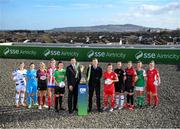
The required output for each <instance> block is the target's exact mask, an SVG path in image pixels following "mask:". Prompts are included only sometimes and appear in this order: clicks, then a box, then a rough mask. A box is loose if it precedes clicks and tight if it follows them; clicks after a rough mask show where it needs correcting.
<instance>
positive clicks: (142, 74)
mask: <svg viewBox="0 0 180 129" xmlns="http://www.w3.org/2000/svg"><path fill="white" fill-rule="evenodd" d="M136 73H137V77H138V80H137V81H136V83H135V86H136V87H144V86H145V79H144V77H146V71H145V70H144V69H140V70H136Z"/></svg>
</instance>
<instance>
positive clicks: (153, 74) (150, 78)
mask: <svg viewBox="0 0 180 129" xmlns="http://www.w3.org/2000/svg"><path fill="white" fill-rule="evenodd" d="M157 77H159V71H158V70H157V69H153V70H148V71H147V83H153V82H154V81H155V80H156V79H157Z"/></svg>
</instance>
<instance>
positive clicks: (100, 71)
mask: <svg viewBox="0 0 180 129" xmlns="http://www.w3.org/2000/svg"><path fill="white" fill-rule="evenodd" d="M99 73H100V76H99V78H100V79H101V78H102V74H103V72H102V68H100V71H99Z"/></svg>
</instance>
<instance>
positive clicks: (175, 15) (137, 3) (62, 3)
mask: <svg viewBox="0 0 180 129" xmlns="http://www.w3.org/2000/svg"><path fill="white" fill-rule="evenodd" d="M107 24H118V25H120V24H135V25H141V26H147V27H160V28H167V29H176V28H180V0H0V30H13V29H32V30H36V29H38V30H41V29H43V30H44V29H45V30H46V29H52V28H60V27H74V26H94V25H107Z"/></svg>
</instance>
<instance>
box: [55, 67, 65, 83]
mask: <svg viewBox="0 0 180 129" xmlns="http://www.w3.org/2000/svg"><path fill="white" fill-rule="evenodd" d="M54 77H55V80H56V82H57V83H59V82H62V81H64V80H65V77H66V70H65V69H61V71H59V70H58V69H57V70H55V72H54Z"/></svg>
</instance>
